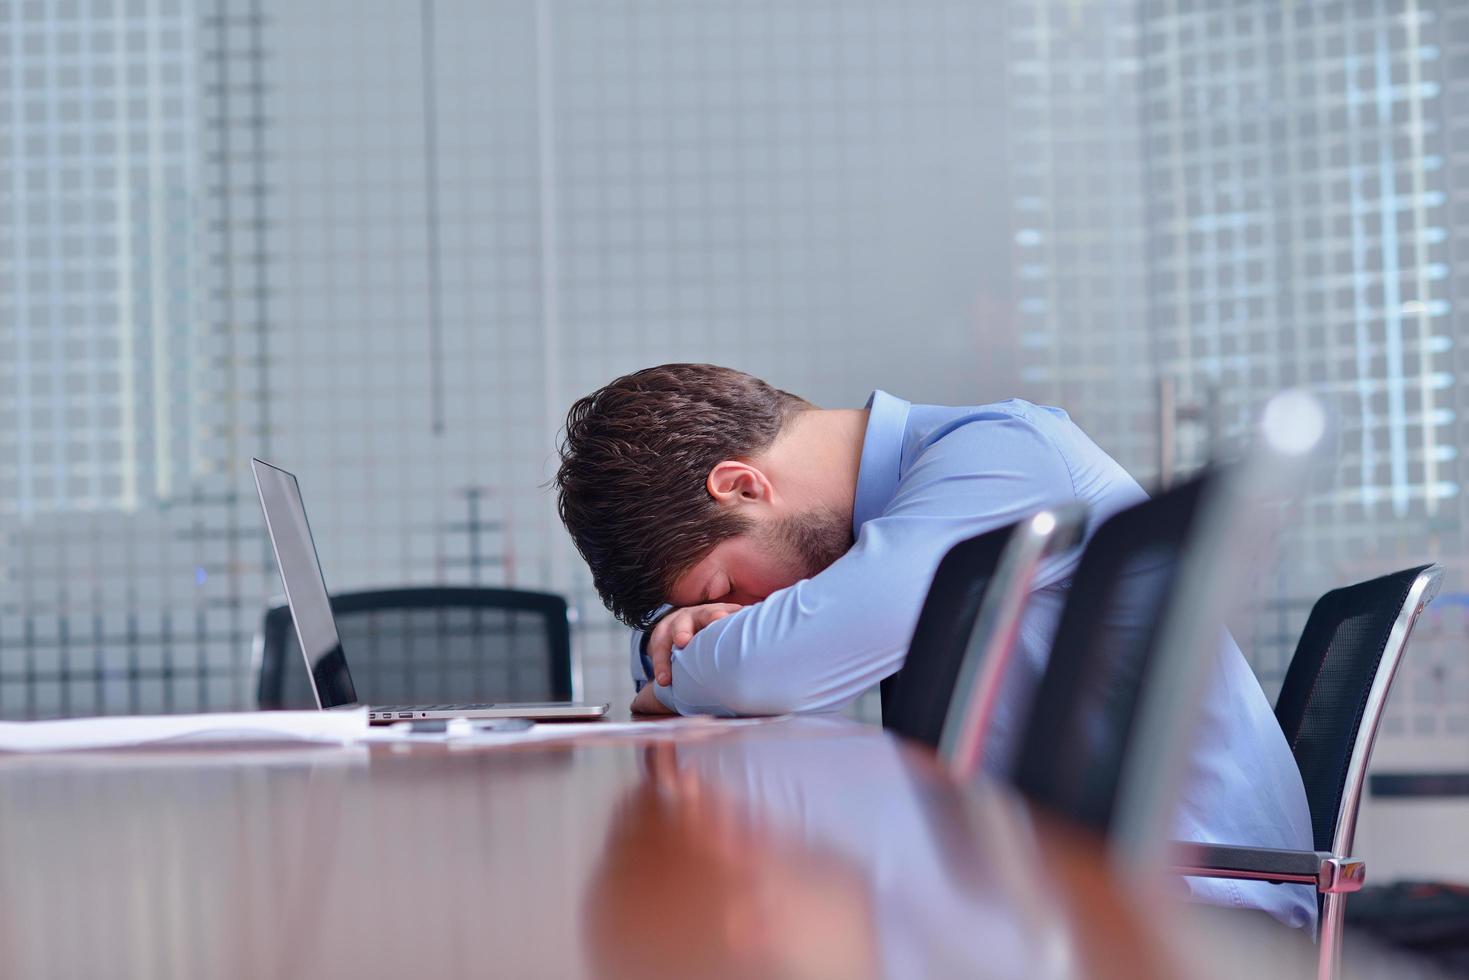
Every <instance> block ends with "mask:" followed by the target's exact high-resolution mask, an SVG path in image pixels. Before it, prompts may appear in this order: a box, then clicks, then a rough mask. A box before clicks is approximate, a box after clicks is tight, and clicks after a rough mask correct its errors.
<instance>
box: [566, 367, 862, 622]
mask: <svg viewBox="0 0 1469 980" xmlns="http://www.w3.org/2000/svg"><path fill="white" fill-rule="evenodd" d="M814 409H815V407H814V406H813V405H811V404H810V403H809V402H807V401H805V400H804V399H801V398H798V397H796V396H795V395H792V394H789V393H787V392H784V391H780V390H779V389H776V388H773V387H771V386H770V385H768V384H766V383H765V382H764V381H761V380H760V379H759V378H755V377H752V376H750V375H748V374H744V373H743V372H740V371H735V370H731V369H730V368H722V367H716V366H714V365H712V364H665V365H662V366H661V367H655V368H648V369H646V370H643V371H638V372H636V373H634V374H629V375H627V376H625V377H622V378H618V379H617V380H616V381H613V382H612V383H611V384H609V385H607V386H605V387H603V388H601V389H599V390H597V391H595V392H593V393H592V394H590V395H588V396H586V397H585V398H582V399H581V400H579V401H578V402H577V403H576V404H575V405H573V406H572V407H571V411H570V412H569V413H568V414H567V417H566V436H565V439H564V440H563V442H562V444H561V467H560V469H559V470H558V471H557V474H556V490H557V494H558V502H557V503H558V509H559V510H560V513H561V520H562V521H563V522H564V523H565V524H566V528H567V530H568V531H570V532H571V537H572V540H573V541H574V542H575V543H576V547H577V550H578V551H580V552H581V555H582V557H583V558H585V559H586V562H587V564H588V565H589V566H591V570H592V581H593V583H594V584H595V585H596V588H597V592H598V593H599V594H600V595H601V596H602V601H603V602H605V603H606V604H607V607H608V608H609V609H611V610H612V612H613V613H615V614H616V615H617V617H618V618H619V619H621V620H623V621H624V622H626V623H628V624H629V625H633V626H644V625H646V623H647V620H648V619H649V617H650V616H651V615H652V613H653V612H654V611H655V610H656V609H657V608H658V606H659V605H661V604H662V603H664V602H669V603H672V604H673V605H676V606H687V605H698V604H700V603H704V602H735V603H740V604H747V603H749V602H755V601H758V600H760V599H763V598H764V597H765V596H767V595H769V594H770V593H771V592H772V591H774V590H775V589H778V588H783V587H784V586H787V585H791V584H793V583H794V582H797V581H799V580H800V579H802V578H806V577H808V576H810V575H812V574H814V573H815V572H817V571H819V570H820V569H821V568H824V567H825V566H826V565H827V564H830V562H831V561H832V560H833V559H835V558H836V557H837V556H838V555H840V554H841V553H842V552H843V551H845V550H846V548H847V547H848V546H849V545H850V544H851V528H850V517H849V515H844V514H841V513H838V512H834V511H832V510H830V509H827V508H822V507H819V506H813V505H812V503H811V501H810V500H809V499H805V497H804V496H803V494H801V493H800V492H799V490H800V488H799V485H798V483H799V481H789V480H786V481H782V480H781V479H780V478H779V477H778V475H776V474H775V473H774V472H773V471H772V468H771V467H770V465H768V464H769V459H768V454H769V451H770V449H771V447H772V446H773V445H774V444H775V443H776V441H777V438H778V437H780V436H781V435H782V434H784V433H787V432H789V431H790V429H791V428H792V427H793V426H795V425H796V424H797V423H798V420H799V419H800V417H801V416H802V415H803V413H806V412H808V411H813V410H814Z"/></svg>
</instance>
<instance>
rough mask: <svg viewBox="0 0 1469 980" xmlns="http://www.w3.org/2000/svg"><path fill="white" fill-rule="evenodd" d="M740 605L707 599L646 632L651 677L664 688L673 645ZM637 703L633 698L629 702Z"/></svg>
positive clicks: (679, 644)
mask: <svg viewBox="0 0 1469 980" xmlns="http://www.w3.org/2000/svg"><path fill="white" fill-rule="evenodd" d="M742 608H744V607H742V606H737V605H735V604H734V603H732V602H709V603H705V604H704V605H702V606H686V607H684V608H683V609H675V610H674V611H673V612H671V613H669V614H667V615H666V616H664V617H663V618H662V619H660V620H658V624H657V625H656V626H654V627H653V632H652V633H649V634H648V656H649V657H650V658H651V659H652V661H653V680H654V681H656V682H657V683H658V684H661V685H662V686H664V687H667V686H668V685H669V684H672V683H673V648H674V647H682V646H688V643H689V641H690V640H692V639H693V638H694V634H695V633H697V632H699V630H701V629H703V628H704V627H706V626H708V625H709V624H710V623H717V622H719V621H720V620H721V619H723V618H724V617H726V616H728V615H729V614H730V613H735V612H739V611H740V609H742ZM633 703H634V704H637V702H636V701H634V702H633Z"/></svg>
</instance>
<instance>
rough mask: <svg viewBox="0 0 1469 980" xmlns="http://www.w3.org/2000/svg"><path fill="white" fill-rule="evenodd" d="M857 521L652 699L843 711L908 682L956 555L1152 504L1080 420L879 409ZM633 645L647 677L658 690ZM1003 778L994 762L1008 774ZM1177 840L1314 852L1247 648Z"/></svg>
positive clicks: (1279, 899) (1306, 905)
mask: <svg viewBox="0 0 1469 980" xmlns="http://www.w3.org/2000/svg"><path fill="white" fill-rule="evenodd" d="M868 408H869V410H870V414H869V418H868V423H867V432H866V436H865V439H864V441H863V445H862V462H861V467H860V469H859V472H858V477H857V495H856V499H855V502H854V508H853V514H852V529H853V533H854V535H855V538H856V543H855V544H854V545H853V547H852V548H851V550H849V551H848V552H847V553H846V554H845V555H843V556H842V557H841V558H839V559H837V560H836V561H835V562H833V563H832V564H831V565H829V566H828V567H827V568H826V569H824V570H823V571H821V572H820V573H819V574H817V575H814V576H812V577H811V578H809V579H805V580H802V581H800V582H797V583H796V584H794V585H792V586H789V587H788V588H784V589H780V590H778V591H776V592H772V593H771V594H770V595H769V596H768V597H767V598H766V599H765V600H764V601H762V602H759V603H756V604H755V605H752V606H747V607H745V608H744V609H741V610H740V611H739V612H736V613H735V614H733V615H731V616H728V617H727V618H725V619H722V620H720V621H718V622H716V623H713V624H711V625H709V626H707V627H705V628H704V629H703V630H700V631H699V632H698V633H697V634H695V636H694V638H693V640H692V641H690V643H689V644H688V645H687V646H685V647H681V648H678V649H676V650H675V651H674V656H673V668H672V675H673V683H672V684H670V685H668V686H666V687H660V686H657V685H655V686H654V691H655V693H656V694H657V697H658V699H659V701H661V702H662V703H663V704H664V705H665V706H666V707H668V708H669V709H671V710H674V711H677V712H679V713H680V714H686V715H687V714H714V715H726V716H727V715H761V714H783V713H786V712H807V711H830V710H834V709H838V708H841V707H842V706H843V705H846V704H847V703H849V702H851V701H852V700H853V699H855V698H856V697H857V696H858V695H860V694H861V693H862V692H864V691H866V690H867V689H868V688H870V687H872V686H873V685H874V684H876V683H878V682H879V681H881V680H882V679H883V678H884V677H887V676H888V675H890V674H892V673H894V672H895V671H897V669H898V668H899V667H901V666H902V663H903V658H904V657H905V656H906V655H907V651H908V641H909V640H910V639H911V638H912V635H913V627H914V625H915V624H916V623H917V620H918V613H919V610H920V609H921V608H922V605H923V600H924V597H925V595H926V594H927V592H928V586H929V583H930V581H931V580H932V578H933V573H934V571H935V569H937V567H938V563H939V560H940V559H941V558H942V557H943V556H944V554H945V553H946V552H947V551H948V550H949V548H951V547H952V546H953V545H955V544H957V543H958V542H960V541H962V540H965V539H966V538H970V537H973V536H974V535H976V534H980V533H983V532H985V531H989V530H992V529H994V528H997V527H1002V526H1004V525H1006V524H1010V523H1013V522H1015V521H1017V520H1020V519H1021V518H1023V517H1026V516H1028V515H1030V514H1033V513H1035V512H1036V511H1037V510H1040V509H1042V508H1044V507H1050V506H1056V505H1061V504H1074V503H1080V504H1082V505H1084V506H1085V507H1086V509H1087V511H1088V512H1089V514H1090V515H1091V520H1090V521H1089V524H1090V525H1091V526H1095V525H1097V524H1099V523H1100V522H1101V521H1102V520H1104V519H1105V518H1107V517H1108V516H1110V515H1111V514H1113V513H1116V512H1117V511H1119V510H1122V509H1123V508H1126V507H1128V506H1131V505H1133V504H1136V503H1138V502H1140V501H1142V500H1143V499H1145V497H1146V495H1145V494H1144V493H1143V491H1142V488H1141V487H1139V486H1138V485H1137V483H1136V482H1135V481H1134V480H1133V479H1132V478H1131V477H1130V476H1128V475H1127V473H1126V471H1124V470H1123V469H1122V467H1120V466H1119V465H1117V463H1116V462H1115V461H1113V460H1112V458H1111V457H1109V456H1108V455H1107V454H1106V453H1104V452H1103V451H1102V450H1101V449H1100V448H1099V447H1098V446H1097V445H1096V444H1095V443H1093V442H1092V441H1091V439H1089V438H1088V437H1087V436H1086V434H1085V433H1084V432H1082V431H1081V429H1080V428H1078V427H1077V426H1076V425H1075V424H1074V423H1072V421H1071V420H1070V418H1068V417H1067V415H1066V413H1065V412H1063V411H1061V410H1060V409H1056V408H1047V407H1042V406H1037V405H1032V404H1031V403H1029V402H1026V401H1021V400H1019V399H1011V400H1009V401H1004V402H997V403H995V404H992V405H981V406H977V407H968V408H957V407H944V406H938V405H910V404H909V403H908V402H906V401H903V400H902V399H900V398H895V397H893V396H892V395H889V394H887V393H886V392H883V391H877V392H874V393H873V395H872V399H871V400H870V401H869V402H868ZM1077 560H1078V554H1077V553H1075V552H1073V553H1072V554H1068V555H1063V556H1059V557H1057V558H1054V559H1052V560H1051V561H1049V562H1048V563H1047V564H1045V565H1043V566H1042V567H1041V569H1040V571H1039V574H1038V576H1037V579H1036V591H1035V593H1034V594H1033V595H1032V597H1031V602H1030V604H1029V607H1028V609H1027V613H1026V617H1025V620H1024V622H1023V624H1022V626H1021V631H1020V637H1019V644H1020V649H1019V651H1018V653H1019V655H1018V656H1017V657H1016V658H1015V661H1014V663H1015V664H1017V665H1018V667H1017V668H1016V670H1015V671H1014V672H1013V673H1014V675H1015V676H1013V677H1011V678H1008V679H1007V683H1006V690H1005V692H1003V693H1002V697H1001V704H1000V706H999V709H998V710H997V713H996V719H995V726H996V730H995V744H999V745H1005V744H1006V743H1007V741H1008V739H1009V737H1011V736H1012V735H1013V732H1014V729H1015V728H1016V727H1017V726H1018V724H1019V723H1020V720H1021V719H1022V718H1023V714H1024V709H1025V707H1026V698H1028V692H1029V690H1030V689H1031V688H1033V681H1034V679H1035V678H1037V677H1039V675H1040V672H1041V670H1042V669H1043V668H1044V665H1045V659H1046V656H1047V654H1048V652H1049V650H1050V638H1051V636H1052V634H1053V633H1054V631H1055V627H1056V623H1057V621H1058V619H1059V616H1060V611H1061V607H1062V605H1063V603H1064V601H1065V596H1066V591H1067V589H1068V587H1069V586H1070V581H1071V575H1072V573H1073V572H1074V571H1075V568H1076V564H1077ZM640 638H641V634H635V635H634V637H633V658H632V660H633V676H634V678H635V680H637V681H638V682H639V683H642V682H646V681H647V680H648V665H647V662H646V657H643V656H641V655H640V654H639V651H638V640H639V639H640ZM989 762H990V763H991V764H993V762H994V759H993V758H992V759H990V760H989ZM1174 833H1175V835H1176V836H1178V837H1179V838H1181V839H1184V840H1193V841H1201V842H1206V843H1226V844H1247V845H1254V846H1258V847H1278V848H1294V849H1306V850H1309V849H1310V848H1311V846H1312V836H1311V820H1310V811H1309V808H1308V806H1307V804H1306V794H1305V789H1304V787H1303V786H1302V783H1301V777H1300V771H1299V770H1298V769H1297V767H1296V764H1295V760H1294V758H1293V757H1292V756H1291V753H1290V749H1289V747H1288V746H1287V745H1286V742H1285V736H1284V735H1283V734H1282V733H1281V730H1280V726H1279V724H1278V723H1277V722H1276V720H1275V715H1274V713H1273V712H1272V711H1271V709H1270V705H1269V703H1268V702H1267V701H1266V700H1265V695H1264V692H1263V691H1261V689H1260V685H1259V682H1258V681H1257V680H1256V679H1255V675H1254V673H1253V672H1252V671H1251V670H1250V667H1249V665H1248V664H1247V663H1246V662H1245V659H1244V657H1243V656H1242V655H1241V654H1240V652H1239V649H1238V647H1236V646H1235V645H1234V643H1233V642H1232V641H1231V642H1229V643H1227V644H1225V649H1224V650H1223V652H1222V654H1221V657H1220V661H1219V668H1218V671H1217V674H1216V678H1215V681H1214V685H1213V687H1212V688H1211V690H1210V694H1209V696H1208V697H1207V698H1206V701H1205V704H1204V706H1203V711H1202V716H1201V718H1200V733H1199V740H1198V745H1197V748H1196V749H1195V752H1194V756H1193V760H1192V766H1191V773H1190V778H1189V780H1188V781H1187V783H1186V785H1185V788H1184V793H1183V798H1182V802H1181V806H1180V809H1179V814H1178V818H1177V822H1176V825H1175V828H1174ZM1187 881H1188V883H1189V887H1190V889H1191V890H1192V891H1193V892H1194V894H1195V895H1196V896H1198V897H1199V898H1201V899H1204V900H1205V901H1209V902H1212V903H1215V904H1220V905H1234V906H1240V907H1250V908H1258V909H1263V910H1264V911H1266V912H1268V913H1270V914H1271V915H1273V916H1275V917H1276V918H1277V919H1280V920H1281V921H1282V922H1285V923H1287V924H1289V925H1293V926H1314V923H1315V919H1316V901H1315V896H1314V893H1313V892H1312V891H1311V889H1309V888H1308V887H1306V886H1303V885H1271V884H1268V883H1263V882H1239V881H1225V880H1214V879H1208V880H1205V879H1187Z"/></svg>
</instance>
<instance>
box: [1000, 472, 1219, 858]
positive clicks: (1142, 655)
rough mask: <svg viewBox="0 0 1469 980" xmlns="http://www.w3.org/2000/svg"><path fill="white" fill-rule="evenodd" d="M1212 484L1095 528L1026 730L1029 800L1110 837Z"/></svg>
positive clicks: (1018, 765) (1021, 782) (1020, 759)
mask: <svg viewBox="0 0 1469 980" xmlns="http://www.w3.org/2000/svg"><path fill="white" fill-rule="evenodd" d="M1210 479H1211V477H1209V476H1207V475H1206V476H1202V477H1198V478H1195V479H1193V480H1190V481H1188V482H1186V483H1183V484H1180V485H1178V486H1176V487H1174V488H1172V489H1170V490H1168V491H1166V492H1164V493H1162V494H1160V495H1158V496H1157V497H1155V498H1153V499H1152V500H1147V501H1144V502H1143V503H1141V504H1138V505H1136V506H1134V507H1131V508H1128V509H1127V510H1124V511H1121V512H1119V513H1117V514H1115V515H1113V516H1112V517H1110V518H1108V519H1107V521H1106V522H1105V523H1103V524H1102V525H1101V526H1100V527H1098V528H1097V530H1096V533H1095V534H1094V535H1093V536H1092V539H1091V541H1090V543H1089V544H1088V545H1087V547H1086V550H1085V551H1084V552H1083V553H1082V557H1081V561H1080V563H1079V564H1078V566H1077V569H1076V572H1075V574H1074V575H1073V576H1072V580H1071V587H1070V593H1069V595H1068V598H1067V601H1066V607H1065V608H1064V609H1063V610H1062V613H1061V620H1060V622H1059V624H1058V625H1057V627H1056V634H1055V640H1054V641H1053V643H1052V648H1051V653H1050V657H1049V660H1048V661H1047V663H1046V667H1045V670H1044V671H1043V672H1042V674H1041V679H1040V683H1039V684H1038V686H1037V688H1036V693H1035V697H1034V699H1033V700H1032V702H1031V706H1030V710H1029V714H1028V716H1027V720H1026V722H1025V724H1024V725H1023V726H1022V728H1021V738H1020V745H1019V751H1018V754H1017V757H1016V762H1015V768H1014V771H1013V773H1012V779H1013V781H1014V783H1015V785H1016V787H1017V788H1018V789H1019V790H1020V791H1021V792H1022V793H1024V794H1025V795H1026V796H1028V797H1029V798H1031V799H1033V800H1035V801H1036V802H1038V803H1040V804H1042V805H1043V806H1045V807H1047V808H1048V809H1051V810H1053V811H1055V812H1057V813H1059V814H1060V815H1062V816H1064V817H1067V818H1069V819H1071V820H1074V821H1077V822H1079V823H1082V824H1084V825H1086V826H1088V827H1091V828H1094V829H1096V830H1098V831H1101V832H1103V833H1105V832H1106V831H1107V830H1108V829H1109V826H1110V824H1111V821H1112V816H1113V811H1114V809H1115V804H1116V802H1117V796H1118V788H1119V784H1120V780H1121V778H1122V768H1123V762H1124V759H1125V758H1126V756H1127V753H1128V751H1129V740H1130V737H1131V734H1132V729H1133V722H1134V721H1135V716H1136V712H1137V709H1138V706H1139V702H1140V699H1141V695H1142V692H1143V688H1144V685H1145V683H1146V678H1147V675H1148V669H1149V665H1150V662H1151V661H1152V660H1153V659H1154V647H1155V645H1156V641H1157V638H1158V635H1159V633H1160V626H1161V625H1162V618H1163V615H1164V613H1165V611H1166V610H1167V608H1168V603H1169V601H1170V599H1171V598H1172V596H1173V593H1174V585H1175V580H1176V577H1177V576H1176V573H1177V571H1178V569H1179V566H1180V562H1181V559H1182V557H1183V554H1184V549H1185V548H1187V547H1188V542H1189V539H1190V537H1191V536H1192V535H1193V533H1194V532H1195V529H1196V525H1197V524H1198V520H1197V518H1198V515H1199V513H1200V511H1201V510H1202V508H1201V506H1200V502H1201V499H1202V497H1203V496H1204V493H1205V491H1206V488H1207V486H1208V484H1209V481H1210Z"/></svg>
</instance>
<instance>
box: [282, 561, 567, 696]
mask: <svg viewBox="0 0 1469 980" xmlns="http://www.w3.org/2000/svg"><path fill="white" fill-rule="evenodd" d="M331 603H332V612H333V614H334V615H335V617H336V621H337V632H338V633H339V634H340V636H341V640H342V648H343V649H344V650H345V651H346V653H347V658H348V661H349V662H350V664H351V667H352V679H353V681H354V682H355V685H356V688H357V695H358V698H359V700H361V701H362V702H363V703H364V704H373V703H376V704H387V703H395V702H396V703H405V702H406V703H414V702H422V703H430V702H434V703H437V702H460V701H465V700H484V701H570V700H572V697H573V691H572V687H573V684H572V673H573V668H572V652H571V629H570V611H569V609H568V607H567V604H566V600H565V599H563V598H562V597H561V596H559V595H554V594H551V593H547V592H529V591H524V590H519V589H490V588H464V587H460V588H455V587H429V588H411V589H389V590H383V591H369V592H346V593H342V594H339V595H334V596H332V597H331ZM253 659H254V663H255V667H256V670H257V677H258V687H257V698H258V703H259V706H260V707H261V708H315V707H316V700H315V697H314V696H313V694H312V692H311V687H310V684H309V683H308V680H307V676H306V666H305V662H304V661H303V659H302V657H301V648H300V646H299V644H298V642H297V639H296V633H295V630H294V629H293V628H292V623H291V610H290V607H289V606H287V605H286V604H284V603H281V604H279V605H276V606H273V607H271V608H270V609H268V610H267V611H266V613H265V618H264V620H263V621H262V623H261V627H260V632H259V634H258V635H257V636H256V638H255V650H254V658H253Z"/></svg>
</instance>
